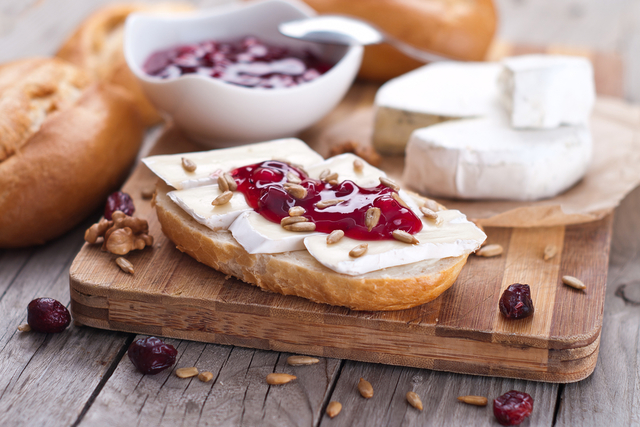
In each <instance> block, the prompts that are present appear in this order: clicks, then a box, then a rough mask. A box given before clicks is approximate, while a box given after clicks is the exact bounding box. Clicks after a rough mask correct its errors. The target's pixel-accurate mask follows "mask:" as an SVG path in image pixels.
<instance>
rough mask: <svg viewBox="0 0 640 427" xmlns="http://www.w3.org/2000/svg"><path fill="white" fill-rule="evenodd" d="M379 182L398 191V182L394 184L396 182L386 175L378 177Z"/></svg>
mask: <svg viewBox="0 0 640 427" xmlns="http://www.w3.org/2000/svg"><path fill="white" fill-rule="evenodd" d="M379 179H380V183H381V184H382V185H384V186H385V187H389V188H391V189H393V190H395V191H399V190H400V187H399V186H398V184H396V182H395V181H394V180H392V179H389V178H387V177H386V176H381V177H380V178H379Z"/></svg>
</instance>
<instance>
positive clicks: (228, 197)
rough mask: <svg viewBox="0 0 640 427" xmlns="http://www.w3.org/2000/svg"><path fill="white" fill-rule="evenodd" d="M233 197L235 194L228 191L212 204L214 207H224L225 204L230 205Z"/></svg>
mask: <svg viewBox="0 0 640 427" xmlns="http://www.w3.org/2000/svg"><path fill="white" fill-rule="evenodd" d="M232 197H233V193H232V192H231V191H229V190H227V191H225V192H224V193H222V194H220V195H219V196H218V197H216V198H215V199H213V201H212V202H211V204H212V205H213V206H220V205H224V204H225V203H229V200H231V198H232Z"/></svg>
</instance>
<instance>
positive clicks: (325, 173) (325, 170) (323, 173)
mask: <svg viewBox="0 0 640 427" xmlns="http://www.w3.org/2000/svg"><path fill="white" fill-rule="evenodd" d="M330 174H331V171H330V170H329V169H324V170H323V171H322V172H320V176H319V178H320V181H324V179H325V178H326V177H328V176H329V175H330Z"/></svg>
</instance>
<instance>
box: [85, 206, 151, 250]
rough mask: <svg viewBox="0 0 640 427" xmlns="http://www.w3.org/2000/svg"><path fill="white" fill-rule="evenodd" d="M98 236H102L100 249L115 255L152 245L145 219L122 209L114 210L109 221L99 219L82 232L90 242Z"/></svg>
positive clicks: (94, 240)
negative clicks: (127, 213)
mask: <svg viewBox="0 0 640 427" xmlns="http://www.w3.org/2000/svg"><path fill="white" fill-rule="evenodd" d="M100 237H103V241H102V250H106V251H109V252H111V253H112V254H116V255H126V254H128V253H129V252H131V251H132V250H134V249H144V248H145V247H146V246H151V245H153V236H150V235H149V224H148V223H147V220H145V219H142V218H134V217H132V216H128V215H126V214H125V213H123V212H122V211H115V212H114V213H113V215H112V219H111V221H109V220H106V219H104V218H103V219H101V220H100V222H97V223H96V224H93V225H92V226H91V227H89V229H87V231H86V232H85V234H84V240H86V241H87V242H88V243H92V244H93V243H96V242H97V241H98V238H100Z"/></svg>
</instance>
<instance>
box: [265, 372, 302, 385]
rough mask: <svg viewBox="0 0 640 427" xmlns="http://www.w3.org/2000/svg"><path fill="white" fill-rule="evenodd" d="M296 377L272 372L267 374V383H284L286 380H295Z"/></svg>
mask: <svg viewBox="0 0 640 427" xmlns="http://www.w3.org/2000/svg"><path fill="white" fill-rule="evenodd" d="M296 378H297V377H296V376H295V375H289V374H281V373H276V372H274V373H271V374H269V375H267V384H271V385H280V384H286V383H288V382H291V381H293V380H295V379H296Z"/></svg>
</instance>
